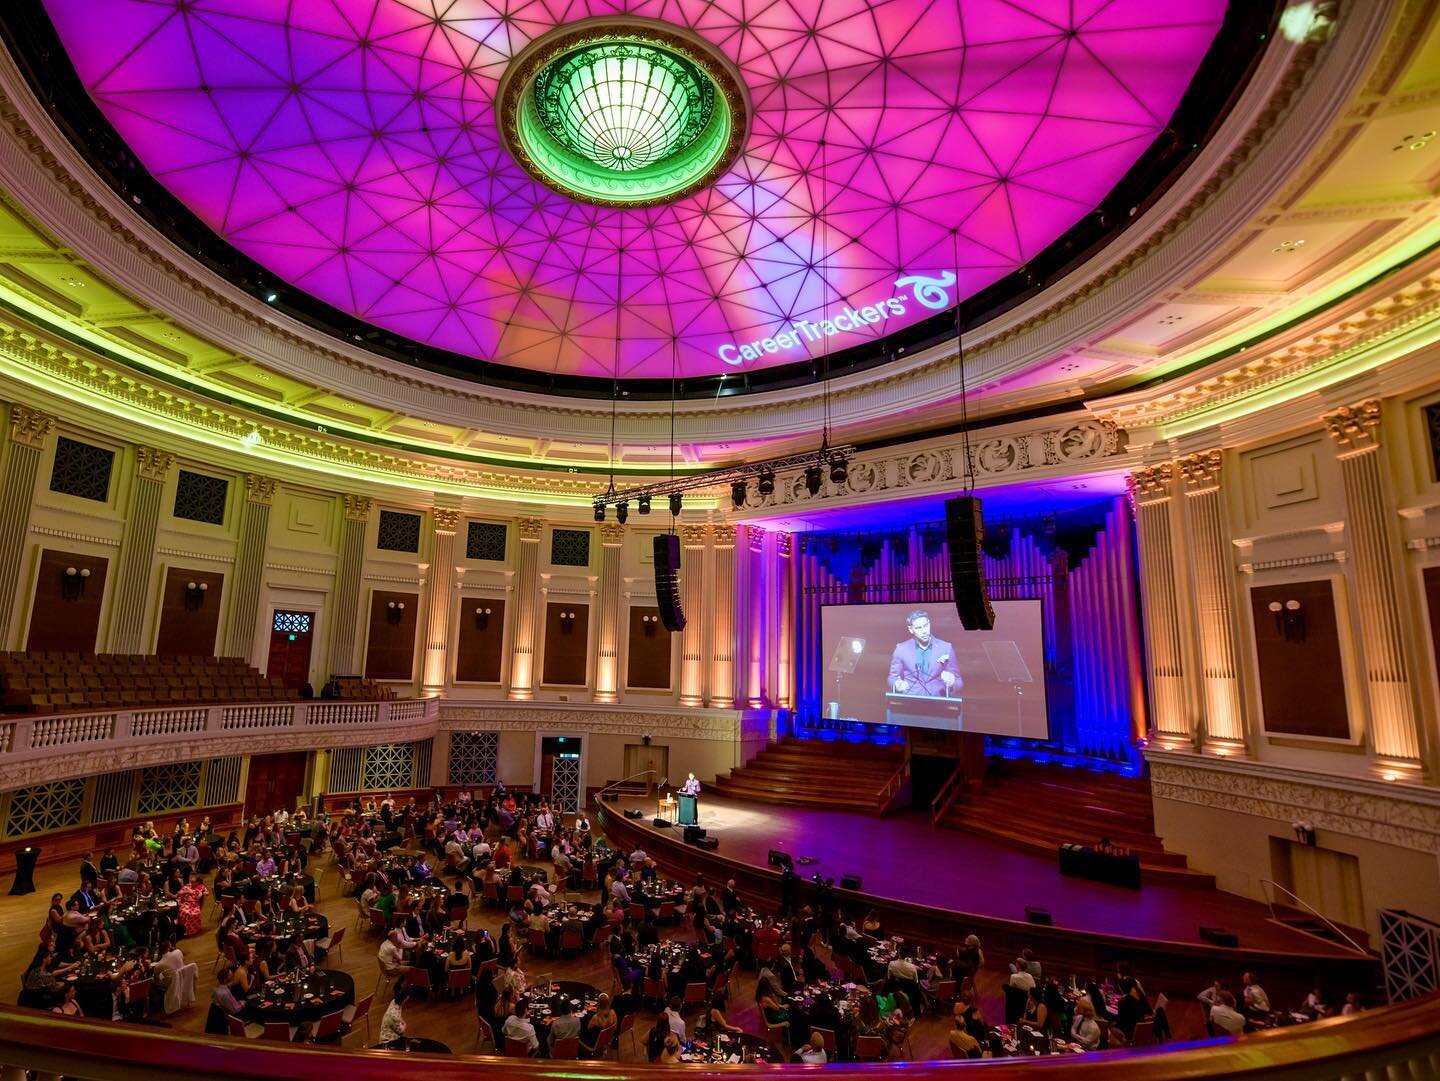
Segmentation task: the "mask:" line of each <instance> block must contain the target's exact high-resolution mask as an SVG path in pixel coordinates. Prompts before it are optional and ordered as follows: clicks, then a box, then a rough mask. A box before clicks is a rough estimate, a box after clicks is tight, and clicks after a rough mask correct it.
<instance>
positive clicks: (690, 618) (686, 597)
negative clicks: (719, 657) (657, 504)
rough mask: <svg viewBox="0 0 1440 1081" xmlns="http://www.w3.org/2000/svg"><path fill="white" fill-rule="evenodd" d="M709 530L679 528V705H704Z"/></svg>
mask: <svg viewBox="0 0 1440 1081" xmlns="http://www.w3.org/2000/svg"><path fill="white" fill-rule="evenodd" d="M709 537H710V530H709V528H708V527H707V526H703V525H683V526H681V527H680V545H681V548H682V549H683V550H684V551H683V554H682V555H681V557H680V604H681V607H683V608H684V609H685V629H684V630H683V631H682V632H681V633H680V704H681V705H682V706H699V705H703V704H704V702H705V667H704V655H703V653H702V649H703V643H704V638H705V633H704V632H705V624H706V623H707V622H708V621H707V620H706V619H704V618H702V615H701V613H702V611H703V608H704V603H705V577H704V574H703V569H704V567H705V543H706V541H707V540H709Z"/></svg>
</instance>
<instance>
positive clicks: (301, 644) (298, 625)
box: [265, 608, 315, 689]
mask: <svg viewBox="0 0 1440 1081" xmlns="http://www.w3.org/2000/svg"><path fill="white" fill-rule="evenodd" d="M314 629H315V617H314V616H313V615H312V614H311V613H309V612H290V611H284V610H282V609H279V608H277V609H276V610H275V611H274V613H273V614H272V615H271V618H270V658H269V660H268V661H267V662H266V665H265V675H266V676H267V677H269V678H270V679H283V680H284V681H285V686H287V687H292V688H296V689H298V688H300V687H302V686H303V685H304V684H305V683H307V682H308V681H309V679H310V645H311V642H312V640H313V639H314V637H315V635H314Z"/></svg>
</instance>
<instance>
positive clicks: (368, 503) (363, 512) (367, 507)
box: [345, 495, 375, 522]
mask: <svg viewBox="0 0 1440 1081" xmlns="http://www.w3.org/2000/svg"><path fill="white" fill-rule="evenodd" d="M374 509H375V500H373V499H369V498H367V497H366V496H363V495H347V496H346V497H345V517H346V518H347V519H348V520H349V521H352V522H368V521H369V520H370V512H371V511H372V510H374Z"/></svg>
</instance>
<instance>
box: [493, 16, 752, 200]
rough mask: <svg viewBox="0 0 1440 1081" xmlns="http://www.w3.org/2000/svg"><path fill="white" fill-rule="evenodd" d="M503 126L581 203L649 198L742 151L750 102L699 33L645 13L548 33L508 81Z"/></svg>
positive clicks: (536, 165) (680, 188)
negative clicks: (646, 19) (666, 24)
mask: <svg viewBox="0 0 1440 1081" xmlns="http://www.w3.org/2000/svg"><path fill="white" fill-rule="evenodd" d="M499 105H500V108H499V118H500V127H501V132H502V135H503V136H504V138H505V142H506V145H507V146H508V147H509V148H510V151H511V153H512V154H513V155H514V156H515V159H516V160H517V161H518V162H520V164H521V165H522V166H524V168H525V169H526V170H527V171H528V172H529V173H530V174H531V175H532V176H534V177H535V178H536V179H538V180H540V181H541V182H542V183H544V184H545V185H547V186H548V187H550V188H553V189H554V190H556V191H559V192H562V193H564V194H566V195H569V196H571V197H572V198H575V199H578V200H580V201H582V202H588V203H597V204H600V205H602V206H654V205H656V204H659V203H664V202H669V201H671V200H673V199H678V198H681V197H682V196H684V195H688V194H689V193H691V192H693V191H696V190H698V189H699V188H701V187H703V186H705V185H706V184H708V183H710V182H711V181H712V180H714V179H715V178H716V177H717V176H719V175H720V174H721V173H722V172H723V171H724V170H725V169H726V168H727V167H728V166H729V165H730V163H731V162H732V161H733V160H734V159H735V156H736V155H737V154H738V153H739V150H740V148H741V145H742V144H743V141H744V134H745V127H746V120H747V114H746V102H745V96H744V93H743V91H742V89H741V85H740V82H739V80H738V78H736V77H735V75H734V74H733V73H732V72H731V71H730V70H729V68H728V66H727V65H726V63H725V62H724V61H723V60H722V59H721V58H720V57H719V56H718V55H717V54H715V53H713V52H712V51H711V50H710V48H709V47H708V46H707V45H705V44H704V43H703V42H700V41H699V40H697V39H694V38H691V37H688V36H683V35H681V34H679V33H677V32H675V31H674V30H671V29H670V28H668V27H664V26H662V25H656V24H652V23H648V22H639V21H626V22H623V23H607V22H601V23H598V24H597V23H593V22H592V23H587V24H582V25H581V26H580V27H578V28H575V27H571V28H567V29H565V30H563V31H561V32H559V33H557V34H553V35H550V36H549V37H546V38H541V39H540V40H539V41H537V42H535V43H534V44H533V45H532V46H531V47H530V48H529V49H527V50H526V51H525V52H523V53H521V54H520V56H518V57H517V58H516V60H515V62H514V63H513V64H512V65H511V66H510V69H509V70H508V71H507V72H506V74H505V77H504V78H503V79H502V81H501V86H500V94H499Z"/></svg>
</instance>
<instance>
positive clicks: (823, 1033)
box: [810, 1028, 835, 1059]
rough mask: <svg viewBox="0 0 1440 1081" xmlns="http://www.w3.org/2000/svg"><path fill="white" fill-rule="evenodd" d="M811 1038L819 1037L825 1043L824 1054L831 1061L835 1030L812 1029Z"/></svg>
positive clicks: (833, 1051)
mask: <svg viewBox="0 0 1440 1081" xmlns="http://www.w3.org/2000/svg"><path fill="white" fill-rule="evenodd" d="M810 1034H811V1035H812V1036H819V1037H820V1038H821V1039H822V1040H824V1041H825V1054H826V1055H827V1056H828V1057H830V1058H831V1059H833V1058H834V1055H835V1030H834V1029H833V1028H812V1029H811V1030H810Z"/></svg>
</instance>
